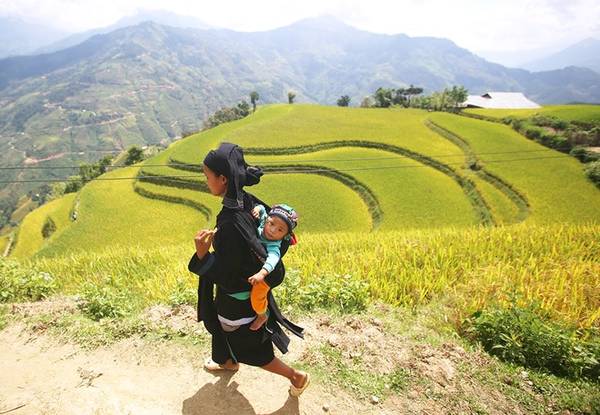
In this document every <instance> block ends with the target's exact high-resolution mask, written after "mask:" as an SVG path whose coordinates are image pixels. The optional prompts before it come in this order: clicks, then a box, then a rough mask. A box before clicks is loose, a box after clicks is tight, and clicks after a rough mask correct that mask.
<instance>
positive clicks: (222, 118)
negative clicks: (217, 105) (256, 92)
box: [204, 100, 250, 130]
mask: <svg viewBox="0 0 600 415" xmlns="http://www.w3.org/2000/svg"><path fill="white" fill-rule="evenodd" d="M248 114H250V105H248V103H247V102H246V101H243V100H242V101H240V102H239V103H238V104H237V105H236V106H234V107H223V108H221V109H220V110H218V111H216V112H215V113H214V114H212V115H211V116H210V117H208V119H207V120H206V121H204V129H205V130H208V129H210V128H214V127H216V126H217V125H221V124H224V123H226V122H231V121H235V120H239V119H242V118H244V117H246V116H248Z"/></svg>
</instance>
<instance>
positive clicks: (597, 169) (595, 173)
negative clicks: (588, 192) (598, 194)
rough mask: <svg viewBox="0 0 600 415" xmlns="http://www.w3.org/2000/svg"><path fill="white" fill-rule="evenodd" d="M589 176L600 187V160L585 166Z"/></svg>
mask: <svg viewBox="0 0 600 415" xmlns="http://www.w3.org/2000/svg"><path fill="white" fill-rule="evenodd" d="M585 174H586V175H587V177H588V178H589V179H590V180H591V181H592V182H593V183H595V184H596V186H597V187H599V188H600V161H594V162H593V163H590V164H588V165H587V166H586V167H585Z"/></svg>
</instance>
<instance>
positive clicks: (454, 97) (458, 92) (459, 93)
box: [444, 85, 469, 110]
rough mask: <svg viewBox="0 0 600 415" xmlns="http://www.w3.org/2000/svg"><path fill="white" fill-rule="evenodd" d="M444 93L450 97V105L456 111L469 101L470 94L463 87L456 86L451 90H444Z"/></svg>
mask: <svg viewBox="0 0 600 415" xmlns="http://www.w3.org/2000/svg"><path fill="white" fill-rule="evenodd" d="M444 92H445V93H446V95H447V96H448V101H449V104H450V105H451V107H452V108H453V109H454V110H456V109H457V108H458V107H459V105H460V104H462V103H463V102H465V101H466V100H467V97H468V94H469V92H468V91H467V90H466V89H465V87H464V86H462V85H461V86H456V85H454V86H453V87H452V88H451V89H444Z"/></svg>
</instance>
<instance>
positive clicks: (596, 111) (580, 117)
mask: <svg viewBox="0 0 600 415" xmlns="http://www.w3.org/2000/svg"><path fill="white" fill-rule="evenodd" d="M465 112H467V113H470V114H475V115H483V116H485V117H490V118H496V119H499V120H500V119H502V118H504V117H508V116H514V117H519V118H528V117H531V116H533V115H535V114H542V115H548V116H552V117H556V118H559V119H561V120H565V121H580V122H584V123H600V105H548V106H545V107H542V108H539V109H484V108H469V109H466V110H465Z"/></svg>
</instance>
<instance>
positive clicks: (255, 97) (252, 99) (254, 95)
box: [250, 91, 260, 112]
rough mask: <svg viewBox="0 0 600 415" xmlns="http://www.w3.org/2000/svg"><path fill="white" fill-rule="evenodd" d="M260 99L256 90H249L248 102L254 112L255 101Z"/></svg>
mask: <svg viewBox="0 0 600 415" xmlns="http://www.w3.org/2000/svg"><path fill="white" fill-rule="evenodd" d="M259 99H260V97H259V95H258V92H256V91H252V92H250V103H251V104H252V112H256V102H257V101H258V100H259Z"/></svg>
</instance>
